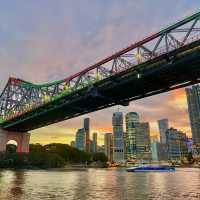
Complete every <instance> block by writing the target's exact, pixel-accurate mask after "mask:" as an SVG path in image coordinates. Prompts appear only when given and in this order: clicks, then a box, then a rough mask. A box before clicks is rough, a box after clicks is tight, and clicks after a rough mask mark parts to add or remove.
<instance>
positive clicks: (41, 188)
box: [0, 169, 200, 200]
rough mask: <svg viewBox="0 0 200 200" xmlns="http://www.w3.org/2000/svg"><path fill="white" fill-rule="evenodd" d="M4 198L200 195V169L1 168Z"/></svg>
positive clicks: (179, 197) (1, 195)
mask: <svg viewBox="0 0 200 200" xmlns="http://www.w3.org/2000/svg"><path fill="white" fill-rule="evenodd" d="M0 199H2V200H4V199H5V200H7V199H8V200H9V199H12V200H29V199H30V200H41V199H42V200H46V199H56V200H57V199H58V200H64V199H67V200H79V199H80V200H82V199H83V200H86V199H87V200H94V199H95V200H102V199H103V200H104V199H106V200H113V199H114V200H132V199H134V200H135V199H136V200H137V199H138V200H140V199H141V200H143V199H165V200H171V199H176V200H182V199H184V200H187V199H194V200H199V199H200V170H198V169H196V170H195V169H180V170H177V171H176V172H175V173H127V172H126V171H125V170H123V169H121V170H120V169H88V170H79V171H77V170H76V171H69V170H66V171H65V170H64V171H44V170H38V171H33V170H32V171H31V170H29V171H11V170H4V171H1V172H0Z"/></svg>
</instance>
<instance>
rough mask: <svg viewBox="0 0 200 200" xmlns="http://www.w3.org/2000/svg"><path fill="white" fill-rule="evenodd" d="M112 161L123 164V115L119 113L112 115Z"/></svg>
mask: <svg viewBox="0 0 200 200" xmlns="http://www.w3.org/2000/svg"><path fill="white" fill-rule="evenodd" d="M112 125H113V160H114V161H115V162H124V131H123V114H122V113H121V112H116V113H113V117H112Z"/></svg>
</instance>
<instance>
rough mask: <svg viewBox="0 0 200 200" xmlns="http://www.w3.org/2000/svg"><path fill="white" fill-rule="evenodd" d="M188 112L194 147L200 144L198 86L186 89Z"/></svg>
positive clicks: (199, 90) (199, 97)
mask: <svg viewBox="0 0 200 200" xmlns="http://www.w3.org/2000/svg"><path fill="white" fill-rule="evenodd" d="M186 95H187V103H188V112H189V118H190V125H191V130H192V140H193V143H194V145H197V144H200V86H199V85H195V86H192V88H186Z"/></svg>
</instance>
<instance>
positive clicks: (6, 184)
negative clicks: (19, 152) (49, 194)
mask: <svg viewBox="0 0 200 200" xmlns="http://www.w3.org/2000/svg"><path fill="white" fill-rule="evenodd" d="M24 182H25V176H24V171H1V173H0V185H1V189H0V197H1V198H2V199H3V198H4V199H11V198H12V199H13V200H14V199H17V200H20V199H24V198H23V196H24V193H23V185H24Z"/></svg>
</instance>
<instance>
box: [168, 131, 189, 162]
mask: <svg viewBox="0 0 200 200" xmlns="http://www.w3.org/2000/svg"><path fill="white" fill-rule="evenodd" d="M166 144H167V152H168V159H170V160H181V159H182V158H185V157H186V156H187V153H188V148H187V136H186V134H185V133H183V132H181V131H179V130H177V129H174V128H170V129H168V130H167V131H166Z"/></svg>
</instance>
